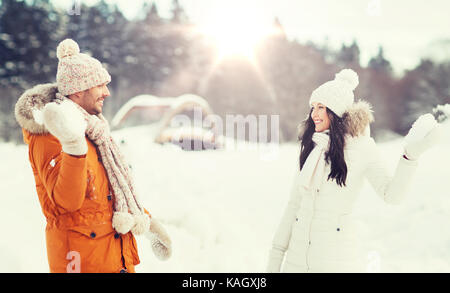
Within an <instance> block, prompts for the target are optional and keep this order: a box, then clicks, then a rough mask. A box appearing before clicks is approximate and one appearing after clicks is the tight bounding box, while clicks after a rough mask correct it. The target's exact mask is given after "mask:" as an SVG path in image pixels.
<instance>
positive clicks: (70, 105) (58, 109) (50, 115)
mask: <svg viewBox="0 0 450 293" xmlns="http://www.w3.org/2000/svg"><path fill="white" fill-rule="evenodd" d="M43 121H44V125H45V127H46V128H47V130H48V131H49V132H50V133H51V134H52V135H53V136H55V137H56V138H57V139H58V140H59V142H60V143H61V145H62V150H63V152H65V153H67V154H70V155H75V156H80V155H84V154H86V153H87V143H86V138H85V131H86V121H85V119H84V117H83V114H82V113H81V112H80V110H78V109H77V107H76V105H74V102H72V101H69V100H64V101H62V102H61V103H60V104H58V103H55V102H52V103H48V104H47V105H46V106H45V107H44V110H43Z"/></svg>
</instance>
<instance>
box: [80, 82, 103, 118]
mask: <svg viewBox="0 0 450 293" xmlns="http://www.w3.org/2000/svg"><path fill="white" fill-rule="evenodd" d="M109 95H110V93H109V90H108V87H107V86H106V83H105V84H101V85H99V86H96V87H93V88H90V89H88V90H85V91H84V92H82V93H80V95H77V97H76V98H75V99H73V100H74V102H76V103H77V104H78V105H80V106H81V107H82V108H83V109H84V110H86V112H88V113H89V114H91V115H97V114H100V113H102V110H103V101H104V100H105V98H106V97H108V96H109Z"/></svg>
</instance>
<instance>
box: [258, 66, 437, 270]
mask: <svg viewBox="0 0 450 293" xmlns="http://www.w3.org/2000/svg"><path fill="white" fill-rule="evenodd" d="M358 82H359V81H358V75H357V74H356V73H355V72H354V71H353V70H351V69H344V70H342V71H341V72H339V73H338V74H336V78H335V79H334V80H332V81H329V82H326V83H325V84H323V85H321V86H320V87H319V88H317V89H316V90H315V91H314V92H313V93H312V95H311V99H310V106H311V107H312V108H311V112H310V115H309V117H308V118H307V119H306V120H305V121H304V123H303V127H302V128H303V130H302V131H301V133H300V135H299V139H300V140H301V149H300V158H299V170H300V171H299V172H296V174H295V179H294V184H293V185H292V189H291V195H290V200H289V202H288V205H287V207H286V209H285V212H284V215H283V217H282V219H281V223H280V225H279V227H278V229H277V231H276V234H275V236H274V239H273V245H272V249H271V252H270V256H269V263H268V266H267V271H268V272H280V271H282V272H362V271H364V263H363V261H362V259H363V256H362V254H361V250H360V248H359V241H358V233H357V231H356V227H355V223H354V221H353V220H352V216H351V215H352V209H353V205H354V203H355V201H356V198H357V196H358V194H359V193H360V191H361V189H362V187H363V183H364V180H363V179H364V178H367V179H368V180H369V182H370V184H371V185H372V187H373V188H374V189H375V191H376V193H377V194H378V195H379V196H380V197H381V198H382V199H383V200H384V201H385V202H387V203H390V204H397V203H399V202H401V200H402V198H403V197H404V195H405V193H406V192H407V187H408V186H409V185H410V183H411V177H412V175H413V173H414V171H415V170H416V168H417V160H418V158H419V156H420V155H421V153H423V152H424V151H425V150H426V149H428V148H429V147H431V146H432V145H434V144H436V143H437V141H438V139H439V137H440V136H441V129H440V127H439V125H438V124H437V122H436V121H435V120H434V118H433V117H432V115H431V114H426V115H423V116H422V117H420V118H419V119H418V120H417V121H416V122H415V123H414V125H413V127H412V128H411V130H410V132H409V133H408V135H407V137H406V138H405V143H406V144H405V147H404V154H403V156H401V157H400V159H399V162H398V165H397V168H396V170H395V173H394V175H393V176H391V175H390V174H389V172H388V170H387V169H386V167H385V165H384V164H383V161H382V155H381V154H380V152H379V150H378V149H377V146H376V144H375V142H374V140H373V139H372V138H371V137H370V128H369V124H370V122H372V121H373V116H372V114H371V109H370V105H369V104H368V103H366V102H364V101H358V102H354V95H353V90H354V89H355V88H356V86H357V85H358ZM284 257H285V261H284V265H283V267H282V266H281V265H282V262H283V258H284Z"/></svg>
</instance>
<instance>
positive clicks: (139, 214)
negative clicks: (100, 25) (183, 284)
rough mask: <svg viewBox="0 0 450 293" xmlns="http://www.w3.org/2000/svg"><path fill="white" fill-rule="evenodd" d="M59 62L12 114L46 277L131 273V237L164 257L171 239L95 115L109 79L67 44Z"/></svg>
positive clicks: (93, 61) (133, 249)
mask: <svg viewBox="0 0 450 293" xmlns="http://www.w3.org/2000/svg"><path fill="white" fill-rule="evenodd" d="M57 57H58V59H59V64H58V71H57V76H56V80H57V82H56V84H43V85H38V86H35V87H34V88H32V89H30V90H28V91H26V92H25V93H24V94H23V95H22V96H21V97H20V98H19V101H18V102H17V104H16V109H15V114H16V119H17V121H18V123H19V124H20V126H21V127H22V131H23V135H24V141H25V143H27V144H28V146H29V160H30V163H31V167H32V170H33V173H34V177H35V181H36V190H37V193H38V197H39V201H40V204H41V207H42V211H43V213H44V216H45V217H46V219H47V227H46V244H47V256H48V262H49V268H50V272H135V265H137V264H139V262H140V260H139V256H138V251H137V246H136V240H135V238H134V236H133V234H135V235H139V234H145V235H146V236H147V237H148V238H149V239H151V241H152V249H153V251H154V253H155V255H156V256H157V257H158V258H160V259H167V258H168V257H170V255H171V241H170V238H169V236H168V235H167V234H166V232H165V231H164V229H163V227H162V226H161V225H160V224H159V223H158V222H157V221H156V220H155V219H152V218H151V215H150V213H149V212H148V211H147V210H145V209H144V208H143V206H142V204H141V203H140V201H139V200H138V198H137V196H136V194H135V191H134V184H133V181H132V178H131V174H130V172H129V170H128V166H127V164H126V163H125V162H124V161H123V159H122V156H121V154H120V151H119V149H118V147H117V145H116V144H115V143H114V141H113V139H112V138H111V136H110V134H109V127H108V123H107V122H106V120H105V119H104V117H103V115H102V114H101V113H102V108H103V102H104V100H105V98H107V97H108V96H109V95H110V93H109V91H108V87H107V84H108V83H109V82H110V81H111V76H110V75H109V74H108V72H107V71H106V70H105V69H104V68H103V67H102V65H101V64H100V62H99V61H98V60H96V59H94V58H92V57H90V56H88V55H86V54H81V53H80V49H79V47H78V44H77V43H76V42H75V41H73V40H71V39H66V40H64V41H63V42H61V43H60V44H59V45H58V48H57Z"/></svg>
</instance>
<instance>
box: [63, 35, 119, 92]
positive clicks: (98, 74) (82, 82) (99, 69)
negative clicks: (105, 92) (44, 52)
mask: <svg viewBox="0 0 450 293" xmlns="http://www.w3.org/2000/svg"><path fill="white" fill-rule="evenodd" d="M56 56H57V57H58V59H59V63H58V71H57V73H56V83H57V84H58V91H59V92H60V93H61V94H62V95H64V96H67V95H70V94H74V93H77V92H81V91H84V90H87V89H90V88H93V87H96V86H99V85H101V84H104V83H109V82H110V81H111V76H110V75H109V73H108V72H107V71H106V69H105V68H103V66H102V65H101V63H100V62H99V61H98V60H97V59H95V58H92V57H91V56H89V55H86V54H82V53H80V47H79V46H78V44H77V43H76V42H75V41H74V40H72V39H65V40H64V41H62V42H61V43H59V45H58V47H57V48H56Z"/></svg>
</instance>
